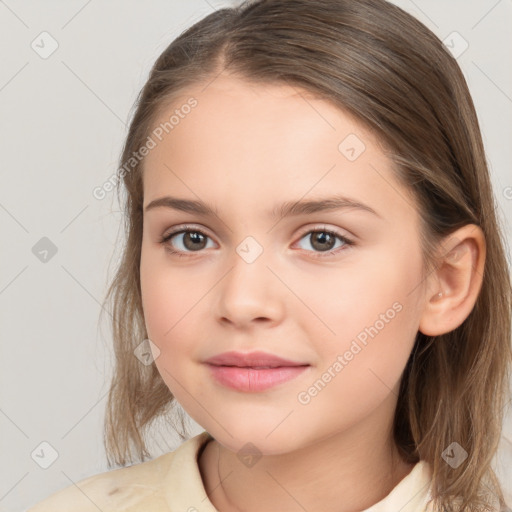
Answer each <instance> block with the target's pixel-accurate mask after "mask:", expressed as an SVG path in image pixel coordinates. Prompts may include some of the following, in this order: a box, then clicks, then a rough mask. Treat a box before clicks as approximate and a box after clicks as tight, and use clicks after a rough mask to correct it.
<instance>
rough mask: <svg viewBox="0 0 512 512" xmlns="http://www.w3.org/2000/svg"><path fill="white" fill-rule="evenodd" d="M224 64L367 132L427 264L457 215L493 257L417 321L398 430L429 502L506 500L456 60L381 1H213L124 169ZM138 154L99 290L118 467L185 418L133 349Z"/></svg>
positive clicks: (109, 428)
mask: <svg viewBox="0 0 512 512" xmlns="http://www.w3.org/2000/svg"><path fill="white" fill-rule="evenodd" d="M223 70H228V71H229V72H231V73H233V74H236V75H237V76H239V77H241V78H244V79H247V80H249V81H251V82H253V83H262V84H264V83H269V84H283V85H292V86H298V87H300V88H302V89H303V90H306V91H309V92H310V93H312V94H313V95H315V96H317V97H319V98H322V99H325V100H326V101H330V102H333V103H334V104H335V105H336V106H338V107H339V108H341V109H344V110H345V111H346V112H349V113H351V114H353V115H354V116H355V117H356V119H358V120H359V122H361V123H362V124H364V125H365V126H366V127H367V128H368V129H370V130H371V131H372V132H373V133H374V134H376V136H377V137H378V139H379V141H381V142H382V144H383V146H385V147H386V148H387V150H388V151H389V156H390V157H391V158H392V159H393V161H394V164H395V170H396V173H397V177H398V179H400V180H401V182H402V183H404V184H406V185H407V187H408V188H409V190H411V192H412V193H413V195H414V197H415V198H416V200H417V204H418V205H419V208H420V211H421V217H422V226H421V237H422V238H421V240H422V246H423V251H424V258H425V264H426V265H425V269H424V272H425V275H427V273H428V272H431V271H432V270H434V269H435V268H436V261H438V260H436V254H437V253H436V249H438V248H439V245H438V244H439V243H440V242H441V240H442V239H443V238H444V237H447V236H449V235H450V234H451V233H453V232H454V230H456V229H457V228H459V227H462V226H464V225H466V224H476V225H478V226H480V228H481V229H482V230H483V232H484V235H485V239H486V262H485V270H484V276H483V284H482V288H481V291H480V294H479V296H478V299H477V301H476V304H475V306H474V308H473V310H472V312H471V313H470V315H469V316H468V318H467V319H466V320H465V321H464V323H463V324H462V325H461V326H459V327H458V328H457V329H455V330H453V331H452V332H449V333H446V334H444V335H442V336H437V337H429V336H426V335H424V334H422V333H420V332H418V334H417V337H416V342H415V345H414V348H413V350H412V353H411V355H410V358H409V361H408V363H407V366H406V368H405V371H404V374H403V379H402V382H401V388H400V393H399V398H398V405H397V409H396V413H395V421H394V439H395V442H396V444H397V446H398V448H399V450H400V453H401V456H402V457H403V459H404V460H406V461H408V462H417V461H418V460H420V459H421V460H425V461H427V462H428V463H429V464H430V466H431V468H432V470H433V486H432V490H433V497H434V498H435V506H436V507H438V508H436V510H447V511H451V510H454V508H453V507H454V505H455V503H456V502H457V501H459V502H460V504H461V506H462V509H463V510H482V508H481V507H482V506H483V507H484V508H485V504H486V503H487V501H486V500H488V499H490V498H491V497H492V498H493V499H494V500H496V499H498V500H499V502H500V506H503V505H504V500H503V494H502V490H501V488H500V485H499V482H498V480H497V478H496V475H495V474H494V472H493V470H492V468H491V459H492V458H493V456H494V454H495V452H496V450H497V447H498V443H499V439H500V435H501V428H502V420H503V408H504V406H505V403H506V400H507V382H508V379H509V377H510V375H509V372H510V363H511V361H512V347H511V325H510V320H511V307H512V301H511V294H512V292H511V283H510V275H509V271H508V266H507V261H506V258H505V251H504V240H503V235H502V232H501V229H502V228H501V227H500V225H499V222H498V219H497V217H496V215H495V209H496V204H495V199H494V196H493V193H492V188H491V183H490V178H489V172H488V168H487V163H486V158H485V152H484V147H483V143H482V138H481V134H480V129H479V124H478V120H477V116H476V113H475V108H474V105H473V102H472V99H471V96H470V93H469V90H468V87H467V84H466V81H465V79H464V76H463V74H462V72H461V70H460V68H459V66H458V64H457V62H456V61H455V59H454V58H453V57H452V55H451V54H450V53H449V52H448V50H446V49H445V47H444V45H443V44H442V42H441V41H440V40H439V39H438V38H437V37H436V36H435V35H434V34H433V33H432V32H431V31H430V30H429V29H427V28H426V27H425V26H424V25H423V24H422V23H420V22H419V21H418V20H416V19H415V18H414V17H413V16H411V15H409V14H408V13H406V12H404V11H403V10H401V9H400V8H398V7H396V6H394V5H392V4H390V3H387V2H386V1H384V0H358V1H354V0H316V1H314V2H312V1H310V0H293V1H290V0H256V1H248V2H245V3H243V4H242V5H240V6H238V7H233V8H224V9H220V10H218V11H216V12H214V13H212V14H210V15H208V16H206V17H205V18H204V19H202V20H200V21H199V22H198V23H196V24H195V25H193V26H192V27H190V28H189V29H187V30H186V31H184V32H183V33H182V34H181V35H180V36H179V37H178V38H177V39H175V40H174V41H173V42H172V43H171V44H170V45H169V46H168V47H167V48H166V49H165V50H164V52H163V53H162V54H161V55H160V56H159V57H158V59H157V61H156V62H155V64H154V66H153V68H152V70H151V72H150V76H149V79H148V80H147V83H146V84H145V86H144V87H143V89H142V90H141V92H140V94H139V96H138V98H137V102H136V109H135V112H134V115H133V118H132V120H131V124H130V127H129V132H128V135H127V138H126V142H125V145H124V148H123V152H122V155H121V159H120V163H121V165H123V163H125V162H127V161H128V160H129V159H130V157H131V156H132V155H133V152H134V151H137V150H138V149H139V148H140V147H142V146H143V145H144V143H145V142H146V140H147V137H148V135H149V134H150V133H151V129H152V126H153V123H154V122H155V120H156V118H157V116H158V115H159V114H161V112H162V109H163V108H164V107H165V106H167V105H169V104H170V103H171V102H172V99H173V98H174V97H176V95H177V94H179V93H183V91H184V90H185V89H186V87H187V86H189V85H196V84H199V83H205V84H206V83H208V82H209V81H211V80H213V79H214V78H215V77H216V76H217V75H218V74H219V73H220V72H221V71H223ZM142 165H143V161H142V162H140V163H137V164H136V165H135V166H134V167H133V169H132V170H130V172H122V173H121V174H120V177H119V181H122V182H123V184H124V190H125V192H126V197H125V198H124V205H125V210H126V212H125V213H126V217H125V232H126V241H125V245H124V249H123V254H122V258H121V261H120V263H119V266H118V269H117V273H116V275H115V278H114V279H113V281H112V283H111V285H110V288H109V290H108V292H107V296H106V299H105V301H106V302H108V304H109V305H110V306H111V308H110V311H111V314H112V318H113V338H114V349H115V359H116V368H115V372H114V375H113V379H112V383H111V389H110V394H109V397H108V404H107V411H106V418H105V447H106V450H107V456H108V457H109V465H110V467H111V465H112V464H111V459H110V458H112V460H113V461H114V462H115V463H117V464H120V465H125V464H126V463H127V462H133V461H134V460H135V461H136V460H139V461H144V458H145V457H146V456H148V455H149V454H148V452H147V448H146V444H145V439H144V435H145V433H146V432H147V431H148V429H149V427H150V426H151V425H152V424H153V421H154V420H155V419H157V418H166V419H167V420H169V421H172V419H173V418H175V417H176V416H178V417H179V418H180V419H181V426H182V427H183V416H182V415H181V416H180V414H182V413H181V411H179V410H178V411H177V412H178V414H174V412H175V411H171V409H172V408H174V406H175V405H176V403H175V400H174V397H173V395H172V394H171V393H170V391H169V389H168V388H167V386H166V384H165V383H164V381H163V380H162V378H161V377H160V375H159V373H158V370H157V368H156V366H155V365H154V364H151V365H148V366H145V365H143V364H141V363H140V362H139V361H138V360H137V358H135V357H134V354H133V352H134V349H135V347H137V345H139V344H140V343H141V341H142V340H144V339H146V338H147V332H146V330H145V325H144V316H143V310H142V303H141V291H140V290H141V289H140V274H139V266H140V254H141V241H142V218H143V217H142V205H143V187H142ZM120 170H121V169H120ZM118 193H119V190H118ZM179 434H180V436H181V438H182V439H185V436H186V433H185V432H182V433H180V432H179ZM453 441H457V442H458V443H459V444H460V445H461V446H462V447H463V448H464V449H465V450H466V451H467V453H468V457H467V459H466V460H465V461H464V463H463V464H462V465H460V466H459V467H457V468H452V467H450V466H449V465H448V464H446V463H445V462H444V460H442V458H441V454H442V452H443V451H444V450H445V449H446V448H447V447H448V446H449V445H450V444H451V443H452V442H453ZM133 451H135V455H136V457H134V456H133Z"/></svg>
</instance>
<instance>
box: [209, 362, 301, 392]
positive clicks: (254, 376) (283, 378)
mask: <svg viewBox="0 0 512 512" xmlns="http://www.w3.org/2000/svg"><path fill="white" fill-rule="evenodd" d="M208 366H209V367H210V370H211V372H212V375H213V377H214V378H215V379H216V380H217V381H218V382H219V383H220V384H222V385H224V386H227V387H229V388H232V389H236V390H238V391H245V392H258V391H265V390H266V389H269V388H272V387H274V386H277V385H278V384H282V383H283V382H287V381H289V380H292V379H294V378H295V377H297V376H299V375H300V374H301V373H302V372H304V370H306V369H307V368H309V366H279V367H277V368H266V369H259V370H258V369H255V368H240V367H238V366H215V365H211V364H209V365H208Z"/></svg>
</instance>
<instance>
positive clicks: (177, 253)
mask: <svg viewBox="0 0 512 512" xmlns="http://www.w3.org/2000/svg"><path fill="white" fill-rule="evenodd" d="M182 233H200V234H201V235H203V236H205V237H207V238H210V237H209V236H208V235H207V234H206V233H205V232H204V231H202V230H201V229H198V228H196V227H194V226H188V225H184V226H180V227H179V228H178V229H177V230H175V231H172V232H171V233H168V234H167V235H163V236H162V237H160V241H159V242H160V243H161V244H163V245H165V250H166V251H168V252H169V253H171V254H172V255H174V256H178V257H179V258H188V257H189V255H190V254H192V253H193V252H195V251H189V252H185V251H176V250H174V249H171V246H170V244H169V242H170V240H171V238H173V237H174V236H176V235H179V234H182ZM311 233H327V234H329V235H332V236H334V237H336V238H338V239H339V240H341V241H342V242H343V243H344V244H345V245H344V246H342V247H338V248H337V249H332V250H330V251H323V252H315V251H307V252H313V253H314V254H315V255H314V257H315V258H325V257H326V256H332V255H334V254H338V252H340V251H343V250H346V247H347V246H348V247H350V246H353V245H355V242H354V241H353V240H350V239H348V238H347V237H345V236H343V235H341V234H339V233H337V232H336V231H333V230H330V229H326V228H322V227H317V228H314V229H310V230H308V231H305V232H304V233H302V234H301V235H300V238H299V240H301V239H302V238H304V236H305V235H308V234H311ZM197 252H201V251H197Z"/></svg>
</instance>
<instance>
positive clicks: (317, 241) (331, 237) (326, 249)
mask: <svg viewBox="0 0 512 512" xmlns="http://www.w3.org/2000/svg"><path fill="white" fill-rule="evenodd" d="M301 240H306V241H307V244H306V246H309V247H310V248H312V249H313V252H319V254H315V255H314V257H320V258H323V257H325V256H332V255H333V254H337V253H338V252H340V251H342V250H345V249H344V247H346V246H350V245H354V242H353V241H352V240H349V239H348V238H347V237H345V236H343V235H341V234H340V233H337V232H336V231H332V230H329V229H326V228H318V229H314V230H310V231H307V232H306V233H305V234H304V235H303V236H302V237H301ZM336 240H339V241H340V242H341V244H338V245H337V246H336ZM306 250H310V249H309V248H307V249H306ZM322 253H323V254H322Z"/></svg>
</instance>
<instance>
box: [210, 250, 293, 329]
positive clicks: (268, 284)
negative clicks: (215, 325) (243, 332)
mask: <svg viewBox="0 0 512 512" xmlns="http://www.w3.org/2000/svg"><path fill="white" fill-rule="evenodd" d="M249 261H250V260H247V261H246V260H245V259H244V258H243V257H242V256H240V255H239V254H237V253H235V254H234V256H233V257H232V258H231V259H230V264H231V266H230V268H229V270H228V271H227V273H226V274H225V276H224V277H223V278H222V279H221V281H220V283H219V284H218V290H217V294H216V295H217V300H216V302H215V306H214V308H215V311H214V314H215V315H216V317H217V318H218V320H219V321H220V322H222V323H225V324H229V325H232V326H233V327H236V328H238V329H244V328H250V326H251V325H255V324H268V326H269V327H270V326H274V325H278V324H279V323H280V322H281V321H282V319H283V315H284V310H285V300H286V294H285V291H286V290H285V287H284V286H283V284H282V283H281V282H280V281H279V279H278V278H277V277H276V276H275V273H274V272H273V271H271V270H270V268H269V266H268V265H267V264H268V260H267V258H266V256H265V252H263V254H262V255H260V256H259V257H258V258H257V259H256V260H255V261H252V262H249Z"/></svg>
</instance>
